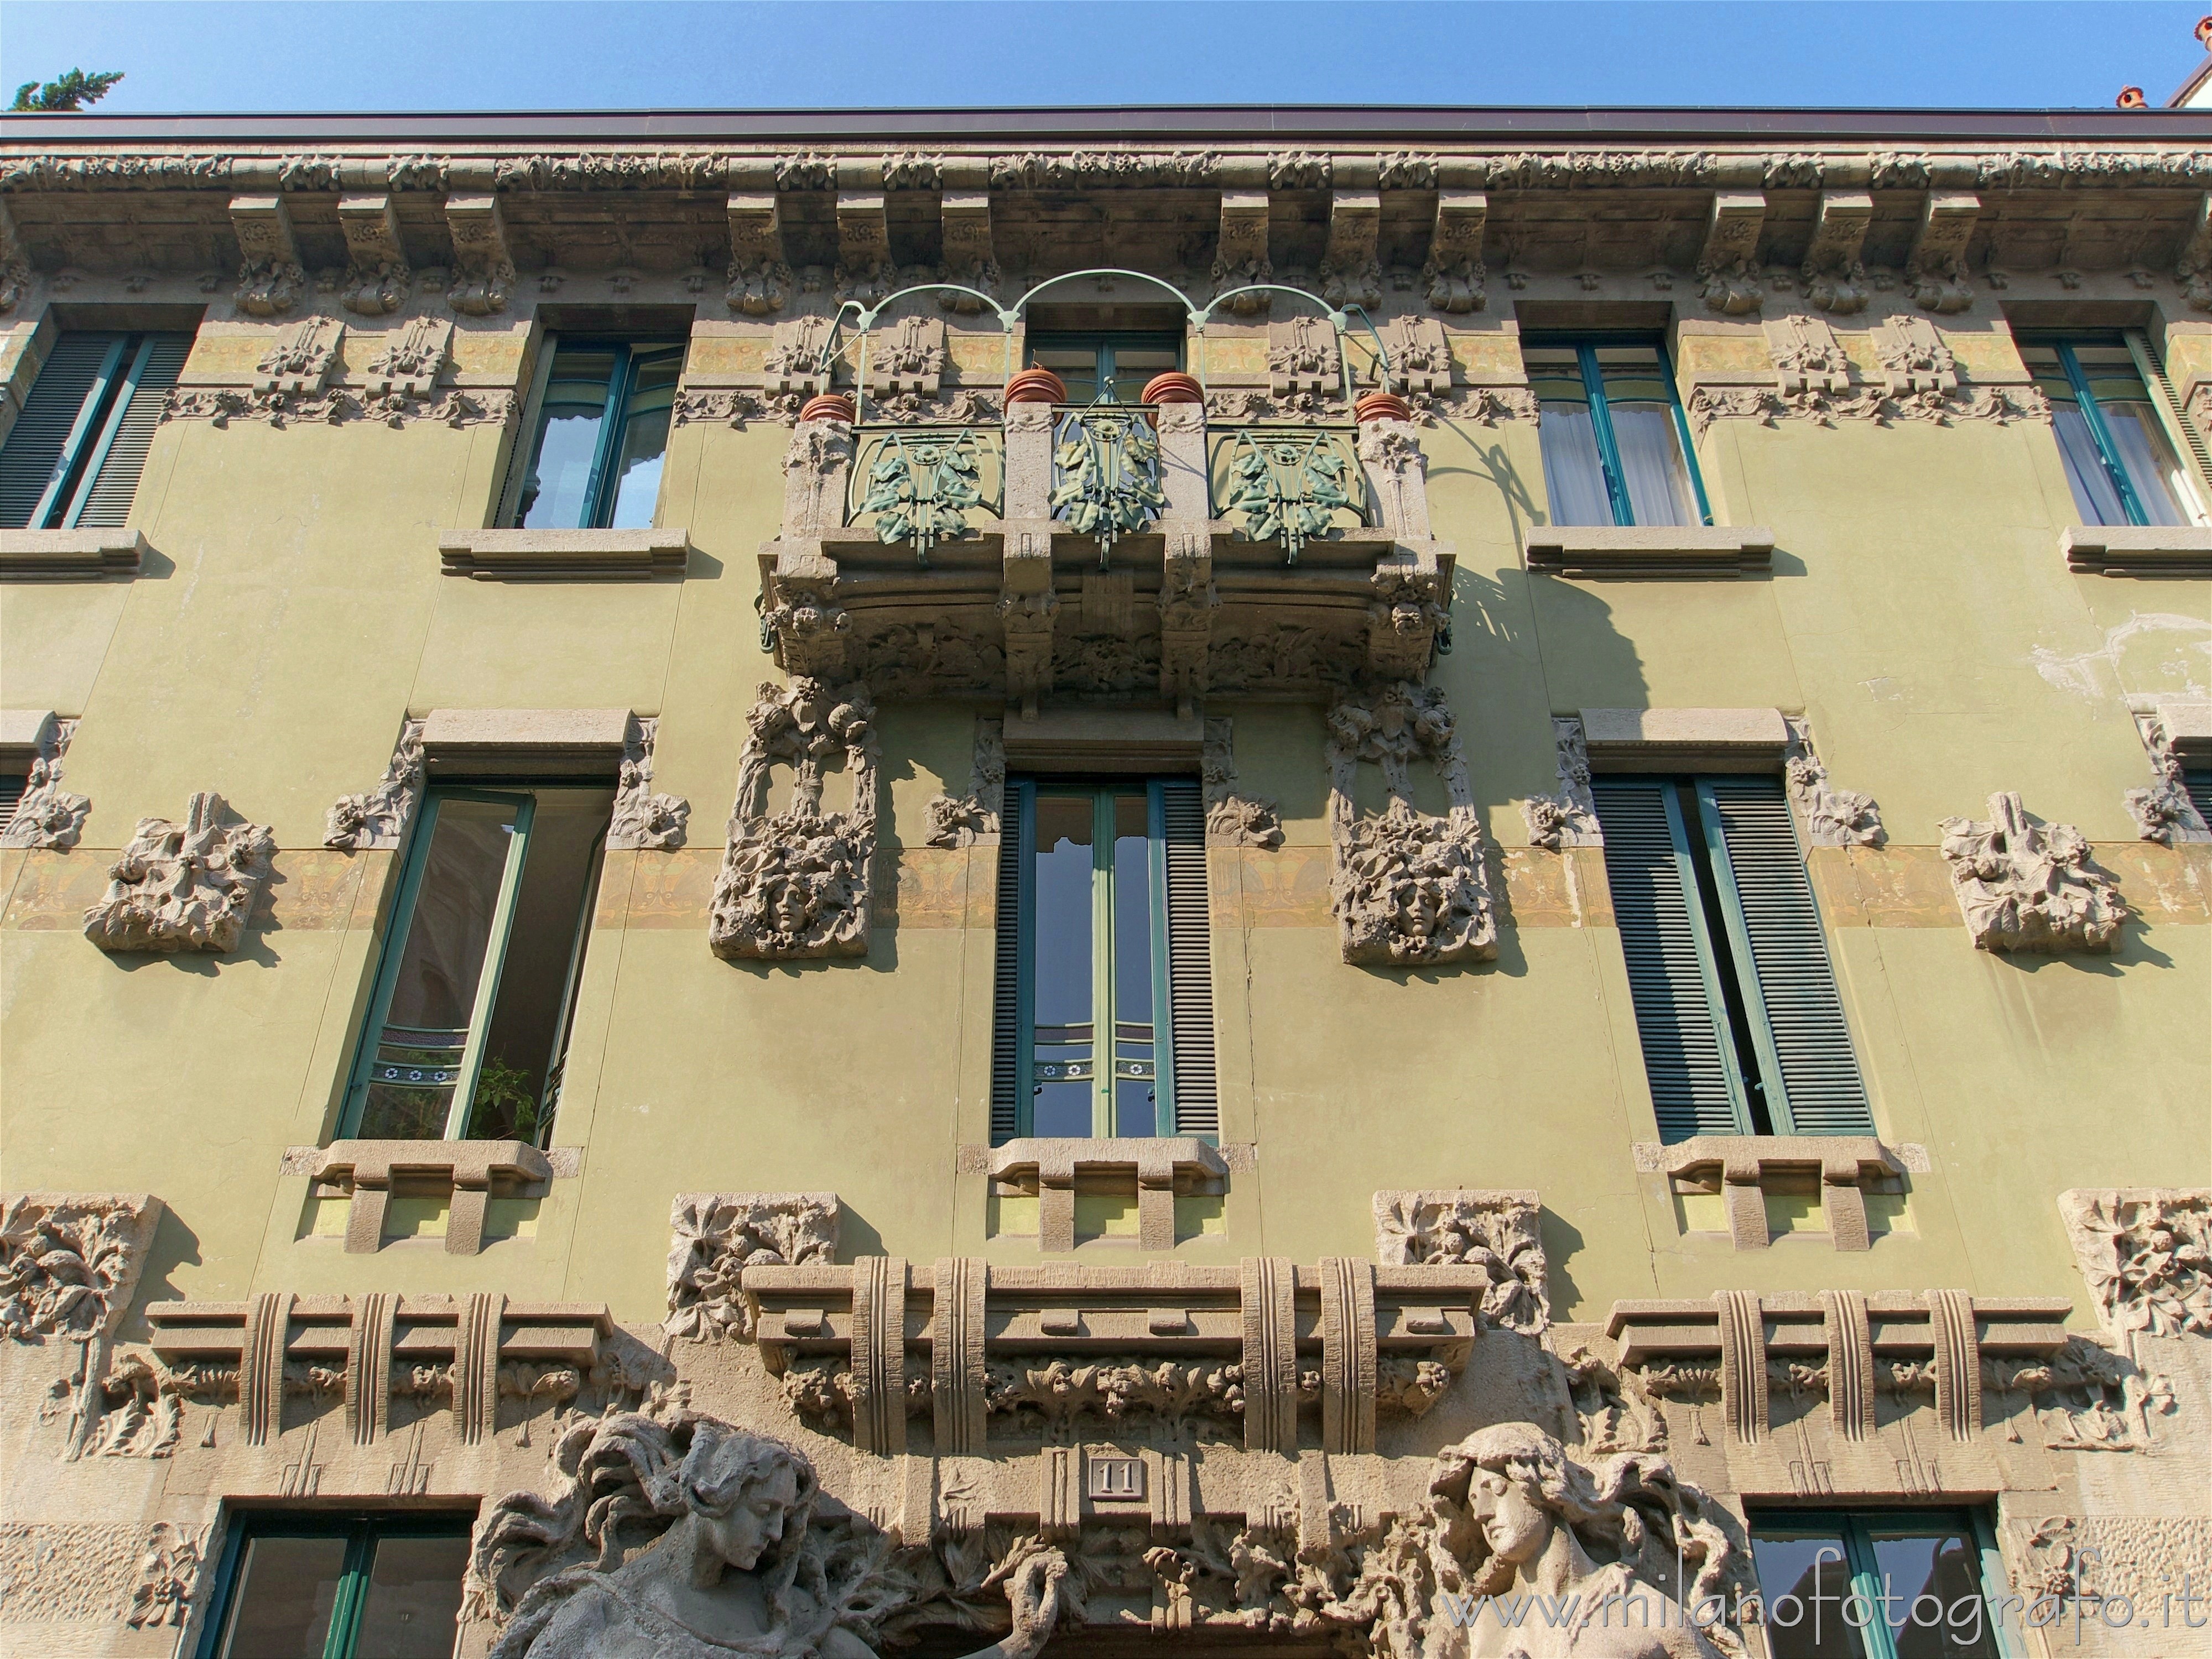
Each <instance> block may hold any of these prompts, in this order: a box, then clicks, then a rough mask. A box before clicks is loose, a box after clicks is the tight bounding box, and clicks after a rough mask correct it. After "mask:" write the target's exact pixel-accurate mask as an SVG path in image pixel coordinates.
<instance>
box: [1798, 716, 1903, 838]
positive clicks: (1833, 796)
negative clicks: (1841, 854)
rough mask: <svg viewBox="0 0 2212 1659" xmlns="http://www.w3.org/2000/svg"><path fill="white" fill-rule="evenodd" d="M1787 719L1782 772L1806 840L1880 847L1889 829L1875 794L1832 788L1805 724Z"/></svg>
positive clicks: (1801, 721) (1826, 770) (1826, 771)
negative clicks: (1788, 739) (1882, 817)
mask: <svg viewBox="0 0 2212 1659" xmlns="http://www.w3.org/2000/svg"><path fill="white" fill-rule="evenodd" d="M1784 719H1785V720H1788V721H1789V726H1790V745H1789V747H1788V748H1787V749H1785V750H1784V751H1783V757H1782V775H1783V780H1784V782H1785V783H1786V784H1787V786H1788V787H1789V790H1790V805H1792V806H1793V807H1795V808H1796V812H1797V822H1798V823H1799V824H1800V825H1801V826H1802V829H1803V830H1804V832H1805V839H1806V840H1807V841H1808V842H1811V843H1812V844H1813V845H1814V846H1815V847H1879V846H1880V845H1881V843H1882V841H1883V840H1884V839H1885V836H1886V832H1885V831H1884V830H1883V829H1882V827H1881V808H1880V807H1878V806H1876V805H1875V800H1874V797H1873V796H1872V795H1863V794H1861V793H1859V792H1858V791H1857V790H1856V789H1837V788H1833V787H1831V786H1830V785H1829V782H1828V769H1827V768H1826V767H1825V766H1823V765H1822V764H1821V763H1820V757H1819V756H1817V755H1815V754H1814V752H1813V744H1812V734H1811V732H1810V731H1809V730H1808V727H1807V726H1806V723H1805V722H1804V721H1803V720H1798V719H1795V718H1792V717H1790V716H1787V715H1785V716H1784Z"/></svg>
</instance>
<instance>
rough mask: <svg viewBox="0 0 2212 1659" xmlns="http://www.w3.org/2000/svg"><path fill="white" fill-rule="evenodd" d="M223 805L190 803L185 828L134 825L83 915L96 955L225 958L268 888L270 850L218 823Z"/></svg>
mask: <svg viewBox="0 0 2212 1659" xmlns="http://www.w3.org/2000/svg"><path fill="white" fill-rule="evenodd" d="M229 813H230V807H229V804H228V802H226V801H225V800H224V799H223V798H222V796H221V795H218V794H216V793H212V792H209V793H204V794H197V795H194V796H193V797H192V798H191V805H190V807H189V808H188V810H187V811H186V812H185V822H184V823H170V822H169V820H168V819H167V818H141V819H139V820H138V828H137V832H136V833H135V834H133V835H132V836H131V844H130V845H129V846H128V847H125V848H124V849H123V854H122V856H121V857H119V858H118V859H117V860H116V861H115V863H114V864H113V866H111V867H110V869H109V871H108V872H107V873H108V876H109V878H110V879H109V881H108V885H107V892H106V895H105V896H103V897H102V898H101V899H100V902H99V903H97V904H95V905H94V906H93V907H92V908H90V909H89V910H87V911H86V912H85V913H84V933H85V937H86V938H87V939H90V940H91V941H92V942H93V943H94V945H98V946H100V949H101V950H103V951H160V952H161V953H163V954H165V955H166V954H169V953H173V952H175V951H234V950H235V949H237V948H238V941H239V939H240V935H242V934H243V933H245V931H246V918H247V917H248V916H249V915H252V911H253V905H254V902H255V901H256V900H257V899H258V898H259V897H260V896H261V891H262V889H263V888H264V887H265V886H266V885H267V884H268V882H269V871H270V859H271V857H272V856H274V854H275V853H276V842H275V840H274V839H273V838H272V837H271V836H270V833H269V831H268V829H267V828H266V827H264V825H261V824H258V823H228V824H227V823H223V822H222V820H223V818H224V817H226V816H228V815H229Z"/></svg>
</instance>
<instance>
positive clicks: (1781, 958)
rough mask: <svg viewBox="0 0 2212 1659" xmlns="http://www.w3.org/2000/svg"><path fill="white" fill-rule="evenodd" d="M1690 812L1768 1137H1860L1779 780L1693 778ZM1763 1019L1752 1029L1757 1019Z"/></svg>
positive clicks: (1847, 1058)
mask: <svg viewBox="0 0 2212 1659" xmlns="http://www.w3.org/2000/svg"><path fill="white" fill-rule="evenodd" d="M1698 804H1699V811H1700V813H1701V814H1702V815H1703V816H1704V817H1705V828H1706V829H1707V830H1708V839H1707V843H1706V844H1707V847H1708V848H1709V849H1710V851H1711V854H1712V859H1713V874H1714V876H1715V878H1717V881H1718V882H1719V884H1720V889H1721V902H1722V904H1723V907H1724V908H1729V909H1732V910H1733V912H1734V914H1733V915H1730V916H1729V933H1730V941H1729V942H1730V945H1731V946H1732V947H1733V949H1732V954H1733V955H1734V957H1735V969H1736V978H1737V982H1738V984H1739V985H1740V986H1741V989H1742V993H1743V1002H1744V1006H1745V1008H1746V1009H1747V1010H1748V1011H1750V1012H1751V1014H1752V1026H1753V1030H1752V1040H1753V1047H1754V1048H1757V1050H1758V1051H1759V1068H1760V1070H1761V1071H1762V1072H1763V1073H1765V1076H1766V1082H1767V1089H1766V1103H1767V1109H1768V1111H1769V1112H1770V1114H1771V1115H1772V1117H1773V1120H1774V1132H1775V1133H1777V1134H1801V1135H1869V1134H1872V1133H1874V1114H1873V1112H1872V1111H1871V1109H1869V1107H1868V1104H1867V1093H1866V1084H1865V1082H1864V1081H1863V1079H1861V1078H1860V1076H1859V1062H1858V1056H1857V1054H1856V1053H1855V1052H1854V1051H1853V1049H1852V1048H1851V1033H1850V1027H1849V1026H1848V1025H1847V1024H1844V1003H1843V998H1842V996H1841V995H1840V994H1838V991H1837V988H1836V975H1835V969H1834V968H1833V967H1832V964H1831V963H1830V962H1829V960H1828V941H1827V937H1826V934H1825V933H1823V931H1822V930H1821V927H1820V907H1819V906H1818V905H1816V904H1815V903H1814V901H1813V884H1812V882H1811V881H1810V880H1809V879H1808V878H1807V877H1806V874H1805V856H1804V854H1803V853H1802V852H1801V851H1800V850H1799V848H1798V846H1797V831H1796V826H1795V825H1793V824H1792V823H1791V822H1790V801H1789V798H1788V797H1787V796H1786V795H1785V794H1784V793H1783V789H1782V781H1781V780H1780V779H1779V778H1771V777H1716V778H1703V779H1700V780H1699V783H1698ZM1762 1015H1763V1016H1764V1017H1763V1018H1761V1016H1762Z"/></svg>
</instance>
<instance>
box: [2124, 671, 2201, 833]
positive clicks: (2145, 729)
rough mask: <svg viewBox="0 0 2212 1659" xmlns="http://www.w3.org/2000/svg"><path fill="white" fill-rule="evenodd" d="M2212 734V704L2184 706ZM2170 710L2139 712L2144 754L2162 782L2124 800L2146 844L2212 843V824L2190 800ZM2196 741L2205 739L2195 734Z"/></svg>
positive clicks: (2133, 792)
mask: <svg viewBox="0 0 2212 1659" xmlns="http://www.w3.org/2000/svg"><path fill="white" fill-rule="evenodd" d="M2183 707H2184V708H2188V709H2189V712H2190V713H2191V714H2194V715H2195V716H2196V717H2197V718H2196V721H2195V723H2196V724H2197V725H2201V726H2205V727H2206V728H2207V730H2208V734H2212V704H2203V703H2200V704H2197V705H2194V706H2193V707H2191V706H2190V705H2183ZM2168 720H2169V715H2168V714H2167V711H2166V708H2150V709H2137V710H2136V730H2137V731H2138V732H2142V740H2143V749H2144V751H2145V752H2146V753H2147V754H2148V755H2149V757H2150V769H2151V771H2152V772H2153V773H2154V774H2155V775H2156V776H2157V778H2158V781H2157V782H2156V783H2155V784H2154V785H2152V786H2151V787H2149V788H2148V789H2130V790H2129V791H2128V792H2127V794H2126V795H2125V796H2124V798H2123V799H2124V804H2125V805H2126V807H2127V809H2128V816H2129V817H2132V818H2133V819H2134V820H2135V821H2136V835H2137V836H2140V837H2141V838H2142V839H2143V840H2144V841H2155V842H2164V843H2165V844H2166V845H2167V846H2168V847H2172V846H2174V845H2176V844H2177V843H2179V842H2191V841H2212V824H2208V823H2205V821H2204V815H2203V813H2202V812H2200V811H2197V803H2196V802H2195V801H2194V800H2192V799H2191V798H2190V794H2189V789H2188V787H2187V784H2186V781H2185V777H2184V773H2183V767H2182V760H2181V755H2180V753H2179V750H2178V749H2177V747H2176V744H2177V734H2176V733H2175V732H2173V731H2172V729H2171V727H2170V726H2169V724H2168ZM2189 735H2190V738H2191V739H2193V740H2194V741H2196V742H2199V743H2201V742H2203V738H2199V737H2197V734H2196V733H2194V732H2191V734H2189Z"/></svg>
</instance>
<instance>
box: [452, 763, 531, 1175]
mask: <svg viewBox="0 0 2212 1659" xmlns="http://www.w3.org/2000/svg"><path fill="white" fill-rule="evenodd" d="M489 799H501V800H507V799H513V800H514V801H515V802H516V805H515V809H514V829H513V835H512V836H510V838H509V839H508V842H507V867H506V869H505V870H504V871H503V872H501V876H500V882H499V902H498V904H497V906H496V907H495V908H494V909H493V911H492V918H491V931H490V933H489V935H488V936H487V937H486V939H485V940H484V957H483V969H482V970H481V971H480V972H479V973H478V974H477V1000H476V1004H475V1006H473V1007H471V1009H470V1010H469V1041H468V1046H467V1047H466V1048H464V1049H462V1050H461V1066H460V1072H459V1075H458V1076H457V1077H456V1078H455V1079H454V1083H453V1104H452V1105H451V1106H450V1107H448V1108H447V1114H446V1139H448V1140H465V1139H468V1134H469V1117H470V1115H471V1112H472V1110H473V1109H474V1108H475V1104H476V1094H477V1073H479V1072H481V1071H482V1070H483V1046H484V1039H485V1038H486V1037H487V1036H489V1035H490V1027H491V1011H492V1009H493V1007H494V1006H495V1005H496V1004H497V1002H498V1000H499V981H500V973H501V969H503V968H504V967H505V966H506V965H507V935H508V934H509V933H512V932H513V930H514V902H515V899H516V896H518V894H519V893H520V890H521V887H522V866H523V864H524V862H525V860H526V859H527V858H528V857H529V854H530V824H531V819H532V817H534V816H535V814H536V812H537V808H538V798H537V797H536V796H535V795H523V796H520V797H514V796H506V795H499V796H492V797H489Z"/></svg>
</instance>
